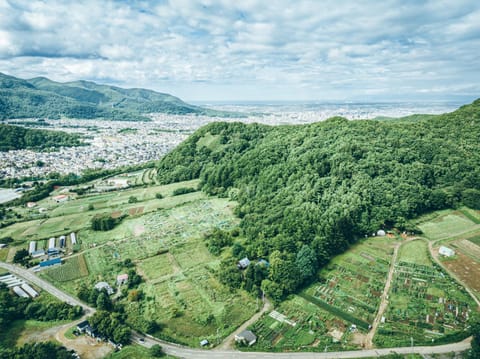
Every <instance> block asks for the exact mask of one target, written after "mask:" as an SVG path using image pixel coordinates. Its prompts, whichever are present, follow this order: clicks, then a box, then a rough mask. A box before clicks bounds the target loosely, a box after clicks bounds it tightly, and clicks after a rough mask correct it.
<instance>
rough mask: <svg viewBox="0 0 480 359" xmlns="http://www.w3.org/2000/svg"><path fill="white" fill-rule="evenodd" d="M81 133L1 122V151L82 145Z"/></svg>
mask: <svg viewBox="0 0 480 359" xmlns="http://www.w3.org/2000/svg"><path fill="white" fill-rule="evenodd" d="M81 144H82V141H81V139H80V136H79V135H76V134H69V133H66V132H61V131H49V130H36V129H29V128H24V127H20V126H10V125H3V124H0V151H9V150H22V149H33V150H43V149H48V148H53V147H62V146H80V145H81Z"/></svg>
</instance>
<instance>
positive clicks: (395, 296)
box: [374, 240, 476, 347]
mask: <svg viewBox="0 0 480 359" xmlns="http://www.w3.org/2000/svg"><path fill="white" fill-rule="evenodd" d="M422 243H423V244H422ZM426 245H427V243H426V242H425V241H423V240H414V241H411V242H409V243H406V244H405V245H404V246H403V247H404V248H402V249H401V252H400V256H399V258H398V261H397V263H396V265H395V272H394V277H393V282H392V287H391V291H390V294H389V305H388V307H387V311H386V312H385V315H384V318H385V322H384V323H382V324H380V326H379V329H378V332H377V334H376V335H375V337H374V343H375V344H376V345H377V346H379V347H394V346H407V345H411V340H412V339H411V338H413V341H414V343H415V345H429V344H430V345H433V344H441V343H447V342H451V341H455V340H459V339H460V337H461V336H462V331H463V330H464V329H465V327H466V326H467V320H468V318H469V316H470V315H471V313H472V310H476V305H475V302H473V300H472V299H471V297H470V296H469V295H468V293H467V292H466V291H465V289H464V288H463V287H462V286H461V285H460V284H458V283H457V282H456V281H454V280H453V279H452V278H451V277H450V276H449V275H448V274H447V273H446V272H444V271H443V270H442V269H441V268H440V267H439V266H438V265H437V264H435V263H433V262H432V261H431V260H430V262H429V263H427V262H426V258H429V257H426V256H425V255H424V253H425V252H424V249H425V248H426V247H425V246H426ZM412 252H415V253H421V254H415V255H412V254H411V253H412ZM463 335H464V334H463Z"/></svg>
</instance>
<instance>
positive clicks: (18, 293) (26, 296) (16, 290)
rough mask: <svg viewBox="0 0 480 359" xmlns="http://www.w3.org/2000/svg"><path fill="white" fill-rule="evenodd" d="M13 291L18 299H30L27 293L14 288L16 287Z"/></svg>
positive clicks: (17, 287)
mask: <svg viewBox="0 0 480 359" xmlns="http://www.w3.org/2000/svg"><path fill="white" fill-rule="evenodd" d="M13 291H14V292H15V294H16V295H18V296H19V297H22V298H30V297H29V296H28V294H27V293H25V291H24V290H23V289H22V288H20V287H19V286H16V287H13Z"/></svg>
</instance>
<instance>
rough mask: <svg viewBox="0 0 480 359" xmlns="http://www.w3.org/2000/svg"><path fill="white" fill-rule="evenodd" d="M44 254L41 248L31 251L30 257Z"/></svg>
mask: <svg viewBox="0 0 480 359" xmlns="http://www.w3.org/2000/svg"><path fill="white" fill-rule="evenodd" d="M44 255H45V251H44V250H43V249H39V250H38V251H34V252H32V258H38V257H41V256H44Z"/></svg>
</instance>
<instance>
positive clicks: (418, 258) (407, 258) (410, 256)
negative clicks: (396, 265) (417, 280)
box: [398, 240, 433, 267]
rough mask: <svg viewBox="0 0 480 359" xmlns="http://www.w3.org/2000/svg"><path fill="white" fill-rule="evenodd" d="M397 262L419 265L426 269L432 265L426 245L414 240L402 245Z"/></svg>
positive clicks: (423, 242)
mask: <svg viewBox="0 0 480 359" xmlns="http://www.w3.org/2000/svg"><path fill="white" fill-rule="evenodd" d="M398 262H406V263H414V264H421V265H424V266H427V267H431V266H432V265H433V263H432V261H431V260H430V255H429V253H428V244H427V243H426V242H425V241H422V240H415V241H411V242H408V243H405V244H404V245H402V247H401V248H400V252H399V256H398Z"/></svg>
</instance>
